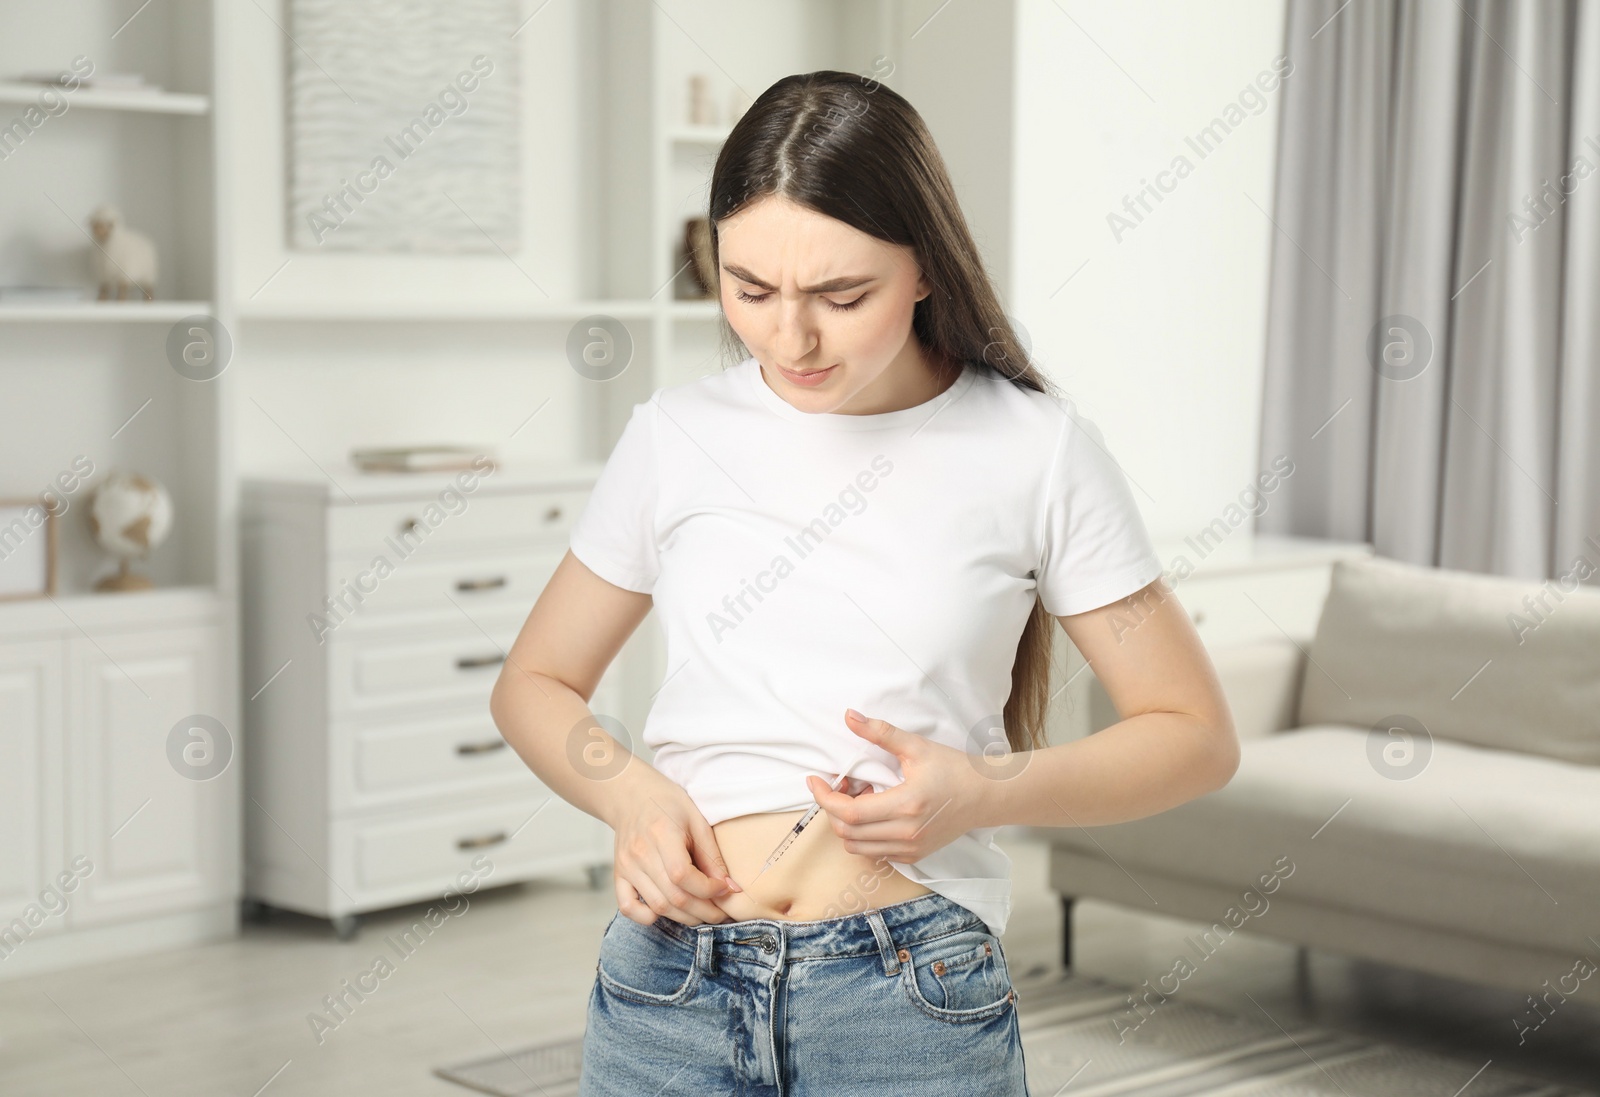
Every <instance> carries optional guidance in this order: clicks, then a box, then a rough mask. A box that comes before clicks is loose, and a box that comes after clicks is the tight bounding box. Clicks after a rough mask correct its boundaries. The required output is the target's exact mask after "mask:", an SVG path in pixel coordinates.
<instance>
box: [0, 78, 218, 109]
mask: <svg viewBox="0 0 1600 1097" xmlns="http://www.w3.org/2000/svg"><path fill="white" fill-rule="evenodd" d="M49 90H54V91H55V92H56V94H58V95H60V96H61V97H62V98H63V99H65V100H66V101H67V102H68V103H70V104H71V105H72V106H74V107H88V108H91V109H95V110H129V111H142V112H143V113H145V114H207V113H209V112H210V110H211V97H210V96H207V95H189V94H186V93H183V92H175V91H96V90H94V88H92V87H85V88H79V89H78V90H77V91H69V90H68V89H66V88H63V87H60V86H59V85H56V84H30V83H25V82H22V81H14V80H5V81H0V103H37V102H38V101H39V96H40V94H41V93H43V92H45V91H49ZM41 109H42V108H41Z"/></svg>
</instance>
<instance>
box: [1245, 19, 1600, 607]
mask: <svg viewBox="0 0 1600 1097" xmlns="http://www.w3.org/2000/svg"><path fill="white" fill-rule="evenodd" d="M1286 38H1287V42H1286V47H1285V52H1286V53H1287V55H1288V57H1289V58H1290V60H1291V61H1292V62H1293V63H1294V68H1293V71H1292V73H1291V74H1290V75H1289V77H1288V78H1287V79H1286V80H1285V82H1284V92H1283V100H1282V104H1281V108H1282V116H1281V129H1280V133H1279V139H1280V144H1279V160H1278V174H1277V196H1276V200H1275V202H1276V208H1275V210H1274V212H1273V221H1274V222H1275V227H1274V229H1273V245H1272V278H1271V289H1270V302H1269V309H1268V325H1269V326H1268V332H1267V360H1266V382H1265V392H1264V399H1263V408H1262V429H1261V438H1262V453H1261V459H1262V462H1263V463H1262V467H1263V468H1265V467H1266V466H1267V463H1268V462H1270V461H1271V460H1272V459H1273V458H1274V457H1276V456H1277V455H1279V454H1286V455H1288V456H1289V457H1290V458H1291V459H1292V460H1293V461H1294V464H1295V471H1294V473H1293V475H1292V476H1291V477H1290V478H1289V479H1288V480H1287V481H1286V482H1285V483H1284V484H1283V487H1282V489H1281V490H1280V494H1279V497H1278V498H1277V499H1275V500H1274V506H1273V507H1272V508H1270V509H1269V510H1268V511H1267V512H1266V513H1264V514H1263V515H1262V516H1261V518H1260V520H1259V521H1258V524H1257V529H1258V531H1260V532H1265V533H1293V534H1300V535H1305V536H1318V537H1333V538H1339V539H1344V540H1356V541H1368V542H1371V543H1372V544H1373V546H1374V548H1375V550H1376V551H1377V552H1378V553H1379V554H1380V555H1383V556H1389V557H1393V558H1396V559H1400V560H1406V561H1409V562H1412V563H1418V564H1425V565H1434V566H1438V567H1446V568H1455V569H1460V570H1465V571H1477V572H1486V573H1493V574H1501V575H1513V576H1518V577H1522V578H1528V579H1538V580H1543V579H1551V578H1557V577H1560V576H1563V575H1570V576H1571V577H1572V578H1573V579H1579V578H1584V577H1586V576H1587V577H1589V578H1588V581H1589V582H1591V583H1593V582H1595V581H1596V580H1595V579H1594V578H1593V575H1594V573H1595V572H1596V570H1600V434H1597V429H1596V424H1597V423H1600V0H1582V2H1578V0H1515V2H1513V0H1495V2H1475V0H1463V2H1462V3H1461V4H1460V5H1457V4H1455V3H1452V2H1445V0H1385V2H1374V0H1350V2H1349V3H1347V4H1345V5H1344V6H1343V7H1342V8H1341V0H1288V20H1287V31H1286Z"/></svg>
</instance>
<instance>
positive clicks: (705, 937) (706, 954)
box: [694, 924, 717, 975]
mask: <svg viewBox="0 0 1600 1097" xmlns="http://www.w3.org/2000/svg"><path fill="white" fill-rule="evenodd" d="M694 962H695V966H696V967H698V968H699V969H700V970H701V971H702V972H704V973H705V974H706V975H716V973H717V949H716V930H714V929H712V927H711V926H710V925H709V924H708V925H703V926H700V927H698V928H697V929H696V932H695V941H694Z"/></svg>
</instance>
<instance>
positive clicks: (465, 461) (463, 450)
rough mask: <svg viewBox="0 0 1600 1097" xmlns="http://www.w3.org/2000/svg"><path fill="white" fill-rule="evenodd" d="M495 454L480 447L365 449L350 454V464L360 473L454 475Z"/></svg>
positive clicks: (373, 447)
mask: <svg viewBox="0 0 1600 1097" xmlns="http://www.w3.org/2000/svg"><path fill="white" fill-rule="evenodd" d="M483 458H487V459H488V461H489V464H490V467H491V468H492V467H497V465H498V462H497V461H496V460H495V458H494V455H493V454H491V453H489V452H488V451H487V450H486V449H485V448H484V447H481V446H443V445H439V446H367V447H362V448H357V449H352V450H351V451H350V461H351V463H352V464H354V465H355V466H356V467H357V468H359V469H361V470H362V471H363V472H456V471H459V470H462V469H470V468H473V467H474V464H475V463H476V462H478V461H479V460H480V459H483Z"/></svg>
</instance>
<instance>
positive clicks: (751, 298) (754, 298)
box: [733, 289, 868, 312]
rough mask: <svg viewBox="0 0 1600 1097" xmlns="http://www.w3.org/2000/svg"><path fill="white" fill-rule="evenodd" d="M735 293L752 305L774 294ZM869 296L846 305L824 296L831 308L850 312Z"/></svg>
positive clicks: (737, 290) (864, 295) (835, 310)
mask: <svg viewBox="0 0 1600 1097" xmlns="http://www.w3.org/2000/svg"><path fill="white" fill-rule="evenodd" d="M733 295H734V296H735V297H737V298H738V299H739V300H741V301H744V302H746V303H748V304H751V305H759V304H760V303H761V302H763V301H765V300H766V299H767V298H768V297H771V296H772V294H770V293H759V294H750V293H746V292H745V291H744V290H742V289H735V290H734V291H733ZM867 296H868V295H867V294H865V293H863V294H862V295H861V296H860V297H857V298H856V299H855V300H854V301H851V302H850V303H849V304H845V305H841V304H838V303H836V302H833V301H828V299H827V298H826V297H824V298H823V300H824V301H828V307H829V308H831V309H832V310H833V311H834V312H849V311H850V310H851V309H853V308H860V307H861V302H863V301H865V300H866V299H867Z"/></svg>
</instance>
